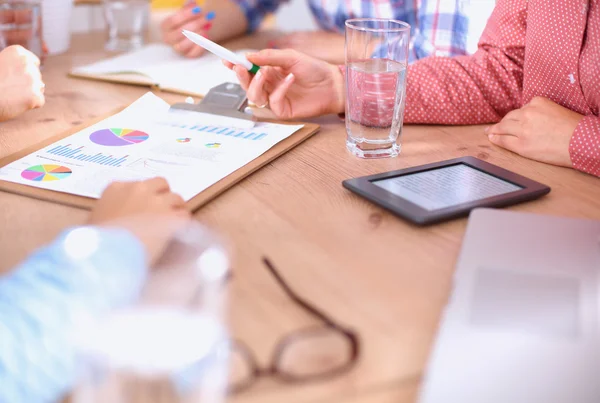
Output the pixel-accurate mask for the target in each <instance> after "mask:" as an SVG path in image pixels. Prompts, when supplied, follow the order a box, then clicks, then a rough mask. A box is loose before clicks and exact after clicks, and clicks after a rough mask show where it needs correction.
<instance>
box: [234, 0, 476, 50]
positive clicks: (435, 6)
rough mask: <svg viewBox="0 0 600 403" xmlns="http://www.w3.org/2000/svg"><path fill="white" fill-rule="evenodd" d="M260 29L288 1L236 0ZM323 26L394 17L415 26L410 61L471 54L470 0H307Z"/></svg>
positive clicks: (252, 27) (339, 26) (338, 27)
mask: <svg viewBox="0 0 600 403" xmlns="http://www.w3.org/2000/svg"><path fill="white" fill-rule="evenodd" d="M235 1H236V2H237V3H238V4H239V5H240V7H241V8H242V10H243V11H244V13H245V14H246V18H247V19H248V25H249V30H250V31H254V30H256V29H257V28H258V27H259V26H260V24H261V22H262V21H263V19H264V17H265V16H266V15H268V14H270V13H273V12H275V11H276V10H277V8H278V7H279V6H280V5H281V4H283V3H284V2H287V1H288V0H235ZM307 1H308V3H309V6H310V9H311V10H312V13H313V15H314V16H315V19H316V21H317V23H318V24H319V26H320V27H321V28H322V29H324V30H326V31H333V32H339V33H343V32H344V22H345V21H346V20H347V19H350V18H391V19H395V20H400V21H404V22H406V23H408V24H410V26H411V51H410V55H409V61H415V60H417V59H422V58H424V57H427V56H458V55H465V54H467V35H468V30H469V19H468V17H467V14H466V7H467V6H468V1H466V0H443V1H439V0H307Z"/></svg>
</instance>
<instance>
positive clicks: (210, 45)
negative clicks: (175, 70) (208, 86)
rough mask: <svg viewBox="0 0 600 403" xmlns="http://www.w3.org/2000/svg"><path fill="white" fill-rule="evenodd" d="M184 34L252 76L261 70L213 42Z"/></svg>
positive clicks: (191, 33)
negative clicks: (241, 67) (242, 68)
mask: <svg viewBox="0 0 600 403" xmlns="http://www.w3.org/2000/svg"><path fill="white" fill-rule="evenodd" d="M182 33H183V34H184V35H185V36H186V38H188V39H189V40H190V41H192V42H194V43H195V44H196V45H198V46H201V47H203V48H204V49H206V50H208V51H209V52H211V53H213V54H215V55H217V56H219V57H220V58H221V59H225V60H227V61H228V62H230V63H232V64H239V65H240V66H243V67H244V68H245V69H246V70H248V71H249V72H250V73H252V74H256V73H257V72H258V70H259V69H260V67H259V66H257V65H256V64H254V63H250V61H248V59H246V58H245V57H243V56H239V55H236V54H235V53H233V52H232V51H231V50H229V49H225V48H224V47H223V46H221V45H217V44H216V43H214V42H213V41H211V40H208V39H206V38H205V37H203V36H201V35H198V34H195V33H193V32H191V31H187V30H185V29H184V30H183V31H182Z"/></svg>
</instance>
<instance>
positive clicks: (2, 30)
mask: <svg viewBox="0 0 600 403" xmlns="http://www.w3.org/2000/svg"><path fill="white" fill-rule="evenodd" d="M40 3H41V1H40V0H0V50H3V49H4V48H6V47H8V46H11V45H21V46H23V47H24V48H26V49H28V50H30V51H31V52H33V53H35V54H36V55H37V56H38V57H39V58H40V59H42V58H43V43H42V27H41V25H42V16H41V6H40Z"/></svg>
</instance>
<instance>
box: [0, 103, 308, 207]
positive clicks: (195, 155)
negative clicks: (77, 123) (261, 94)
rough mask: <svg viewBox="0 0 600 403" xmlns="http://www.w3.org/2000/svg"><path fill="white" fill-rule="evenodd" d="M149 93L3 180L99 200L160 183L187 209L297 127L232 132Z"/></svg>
mask: <svg viewBox="0 0 600 403" xmlns="http://www.w3.org/2000/svg"><path fill="white" fill-rule="evenodd" d="M210 117H211V119H208V120H205V118H204V117H203V114H200V113H197V112H181V111H179V112H173V111H171V110H170V106H169V104H167V103H166V102H165V101H163V100H162V99H160V98H158V97H157V96H156V95H154V94H152V93H147V94H146V95H144V96H143V97H141V98H140V99H138V100H137V101H136V102H134V103H133V104H131V105H130V106H129V107H128V108H126V109H125V110H123V111H122V112H120V113H118V114H116V115H113V116H111V117H109V118H108V119H105V120H103V121H101V122H99V123H97V124H95V125H92V126H90V127H88V128H86V129H84V130H82V131H80V132H78V133H75V134H73V135H71V136H68V137H66V138H64V139H62V140H60V141H57V142H56V143H54V144H51V145H49V146H47V147H45V148H42V149H40V150H39V151H35V152H33V153H31V154H30V155H27V156H26V157H23V158H21V159H20V160H17V161H15V162H13V163H11V164H8V165H6V166H5V167H3V168H0V180H5V181H9V182H15V183H20V184H24V185H28V186H35V187H38V188H43V189H49V190H54V191H58V192H64V193H70V194H74V195H79V196H87V197H92V198H98V197H100V195H101V194H102V191H103V190H104V189H105V188H106V187H107V186H108V185H109V184H110V183H111V182H113V181H139V180H144V179H148V178H152V177H157V176H161V177H164V178H165V179H166V180H167V181H168V182H169V185H170V186H171V189H172V190H173V191H174V192H175V193H178V194H180V195H181V196H182V197H183V198H184V199H185V200H186V201H188V200H190V199H191V198H193V197H194V196H196V195H197V194H198V193H200V192H202V191H203V190H204V189H206V188H208V187H209V186H211V185H213V184H215V183H216V182H218V181H219V180H221V179H223V178H225V177H226V176H228V175H229V174H231V173H233V172H234V171H236V170H237V169H239V168H241V167H242V166H244V165H246V164H247V163H249V162H250V161H252V160H254V159H256V158H257V157H259V156H260V155H261V154H263V153H264V152H266V151H267V150H269V149H270V148H271V147H273V146H274V145H275V144H277V143H279V142H280V141H282V140H284V139H286V138H287V137H289V136H291V135H292V134H293V133H295V132H296V131H298V130H299V129H300V128H302V127H303V126H302V125H280V124H274V123H264V122H258V123H256V125H255V126H254V127H253V128H244V129H240V128H236V127H232V126H231V120H227V119H224V122H227V123H228V124H224V125H219V124H218V119H216V118H215V117H214V116H213V115H211V116H210Z"/></svg>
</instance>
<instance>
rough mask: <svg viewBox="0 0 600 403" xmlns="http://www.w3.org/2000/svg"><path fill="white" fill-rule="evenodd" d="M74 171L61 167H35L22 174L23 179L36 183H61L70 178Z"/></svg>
mask: <svg viewBox="0 0 600 403" xmlns="http://www.w3.org/2000/svg"><path fill="white" fill-rule="evenodd" d="M71 173H72V171H71V170H70V169H69V168H67V167H63V166H60V165H49V164H44V165H34V166H32V167H29V168H27V169H26V170H24V171H23V172H21V177H23V178H24V179H27V180H30V181H35V182H50V181H59V180H61V179H65V178H68V177H69V175H71Z"/></svg>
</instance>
